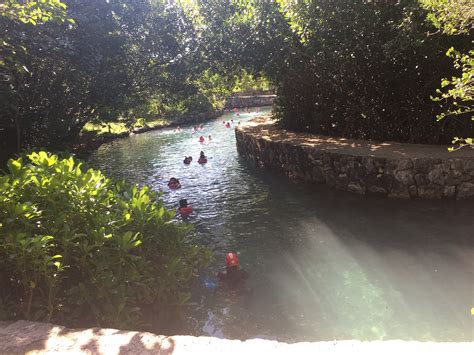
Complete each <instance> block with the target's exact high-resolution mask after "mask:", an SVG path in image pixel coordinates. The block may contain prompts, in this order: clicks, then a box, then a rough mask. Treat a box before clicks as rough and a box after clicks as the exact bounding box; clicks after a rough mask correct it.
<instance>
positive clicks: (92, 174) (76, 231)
mask: <svg viewBox="0 0 474 355" xmlns="http://www.w3.org/2000/svg"><path fill="white" fill-rule="evenodd" d="M173 214H174V212H173V211H169V210H166V209H165V208H164V207H163V204H162V201H161V200H160V199H159V195H158V194H157V193H155V192H152V191H150V190H149V188H148V187H143V188H138V187H137V186H130V185H127V184H126V183H125V182H123V181H114V180H112V179H109V178H106V177H105V176H104V175H102V173H101V172H100V171H98V170H93V169H89V170H87V171H83V169H82V168H81V163H77V162H76V161H74V159H73V158H72V157H70V158H67V159H60V158H58V156H57V155H52V154H49V153H46V152H39V153H31V154H29V155H27V157H25V158H20V159H17V160H10V161H9V162H8V173H7V174H6V175H4V176H0V316H3V317H7V318H10V319H11V318H14V319H15V318H16V319H18V318H21V319H32V320H47V321H49V320H54V321H60V322H63V323H66V324H84V323H86V324H89V325H90V324H91V323H92V324H97V325H107V326H120V327H123V326H127V325H137V323H138V322H139V321H140V319H143V317H144V315H145V311H146V313H148V312H149V311H153V312H154V313H155V314H156V313H158V314H160V315H163V314H165V311H166V310H167V309H173V308H174V307H175V306H179V305H182V304H183V303H185V302H186V301H187V300H188V297H189V294H188V293H187V292H186V285H187V283H188V281H190V279H191V278H192V277H193V275H194V273H195V270H196V268H197V267H199V266H200V265H203V264H205V263H206V262H207V260H208V258H209V253H208V251H207V250H206V249H204V248H203V247H199V246H196V245H194V244H193V243H192V240H190V239H189V237H187V234H188V232H189V227H186V226H184V225H178V224H176V223H172V222H171V220H172V217H173Z"/></svg>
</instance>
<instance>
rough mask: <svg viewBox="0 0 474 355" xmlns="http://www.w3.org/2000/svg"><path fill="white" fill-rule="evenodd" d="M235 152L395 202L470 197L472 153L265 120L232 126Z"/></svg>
mask: <svg viewBox="0 0 474 355" xmlns="http://www.w3.org/2000/svg"><path fill="white" fill-rule="evenodd" d="M235 134H236V138H237V150H238V152H239V154H240V155H241V156H242V157H244V158H245V159H246V160H248V161H250V162H252V163H253V164H254V165H256V166H258V167H261V168H267V169H272V170H276V171H279V172H281V173H283V174H285V175H287V176H288V177H290V178H292V179H298V180H303V181H307V182H317V183H325V184H327V185H328V186H331V187H334V188H336V189H339V190H345V191H350V192H354V193H358V194H380V195H386V196H388V197H396V198H427V199H440V198H451V199H454V198H457V199H462V198H472V197H474V150H472V149H461V150H459V151H456V152H448V149H447V148H448V147H447V146H431V145H420V144H402V143H392V142H384V143H376V142H368V141H360V140H350V139H341V138H331V137H325V136H318V135H313V134H305V133H294V132H288V131H285V130H282V129H278V128H277V127H276V125H275V122H274V121H272V120H271V118H270V117H261V118H257V119H254V120H252V121H250V122H248V123H247V124H245V125H243V126H240V127H237V128H236V131H235Z"/></svg>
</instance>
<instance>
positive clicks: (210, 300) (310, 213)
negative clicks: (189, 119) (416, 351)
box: [90, 109, 474, 342]
mask: <svg viewBox="0 0 474 355" xmlns="http://www.w3.org/2000/svg"><path fill="white" fill-rule="evenodd" d="M252 111H253V112H252V113H250V114H241V116H240V117H237V116H235V115H233V114H230V113H228V114H225V115H224V117H221V118H219V119H217V120H215V121H211V122H208V123H206V124H205V125H204V130H203V131H202V132H193V131H192V129H191V128H192V127H183V132H181V133H174V132H173V131H172V130H163V131H154V132H148V133H145V134H140V135H136V136H132V137H130V138H126V139H121V140H118V141H115V142H111V143H109V144H106V145H103V146H102V147H101V148H100V149H99V150H98V151H97V152H96V153H95V154H94V155H93V156H92V157H91V160H90V162H91V163H92V164H93V165H95V166H97V167H99V168H101V169H103V170H104V171H105V172H106V173H108V174H111V175H113V176H116V177H124V178H126V179H128V180H129V181H131V182H134V183H138V184H148V185H150V186H151V187H152V188H153V189H155V190H161V191H163V193H164V194H163V198H164V200H165V202H166V204H167V205H168V206H169V207H176V206H177V203H178V200H179V199H181V198H187V199H188V201H189V202H190V203H191V204H193V206H194V213H193V214H192V215H191V217H190V218H189V222H191V223H193V224H194V225H195V226H196V228H195V232H194V233H195V235H196V237H197V238H198V239H199V240H200V241H201V242H202V243H204V244H206V245H207V246H208V247H209V248H210V249H211V250H212V251H213V253H214V255H215V257H216V258H215V261H214V263H213V264H212V265H211V266H210V267H209V269H208V270H204V271H203V275H202V276H203V277H208V278H210V279H211V280H215V274H216V272H217V271H218V270H219V269H220V268H221V267H222V266H223V265H224V255H225V253H226V252H228V251H231V250H235V251H237V252H238V253H239V258H240V262H241V265H242V266H243V267H244V268H245V269H246V270H247V271H248V272H249V273H250V279H249V280H248V283H247V285H246V288H245V289H242V290H237V291H235V290H227V289H221V288H218V289H209V288H206V287H204V286H203V284H202V283H201V282H200V283H196V285H195V286H194V289H193V294H194V298H193V300H192V301H191V303H192V305H193V306H190V307H187V308H186V315H185V316H186V320H187V322H186V324H185V325H184V326H183V329H182V332H183V333H192V334H198V335H199V334H207V335H214V336H219V337H227V338H253V337H263V338H268V339H278V340H283V341H290V342H294V341H309V340H312V341H316V340H332V339H361V340H369V339H370V340H374V339H405V340H411V339H413V340H436V341H461V340H463V341H470V340H473V329H474V323H473V319H474V317H473V316H471V314H470V309H471V307H473V306H474V301H473V291H472V290H473V280H474V278H473V276H474V275H473V273H474V258H473V257H474V252H473V250H474V249H473V231H474V219H473V216H472V211H473V205H472V202H454V201H396V200H388V199H384V198H376V197H366V196H356V195H351V194H349V193H343V192H337V191H332V190H330V189H328V188H326V187H325V186H311V185H297V184H293V183H290V182H288V181H287V180H286V178H284V177H278V176H274V175H273V174H271V173H268V172H267V173H266V172H262V171H258V170H255V169H254V168H252V167H250V166H248V165H247V164H245V162H243V161H242V160H241V159H240V158H239V157H238V155H237V152H236V148H235V136H234V130H233V127H232V128H225V125H224V124H223V123H222V121H223V120H225V121H229V120H231V119H234V121H235V122H234V123H235V124H236V123H237V121H238V120H241V121H242V122H245V121H246V120H248V119H250V118H252V117H254V116H256V115H257V113H256V112H255V110H252ZM265 111H268V109H265ZM209 134H211V135H212V137H213V140H212V141H211V142H210V143H205V144H201V143H199V142H198V138H199V136H200V135H203V136H205V137H206V138H207V136H208V135H209ZM206 142H207V139H206ZM201 150H204V151H205V153H206V155H207V156H208V157H209V161H208V163H207V164H206V165H202V166H201V165H199V164H197V163H196V160H197V157H198V155H199V152H200V151H201ZM185 155H192V156H193V158H194V162H193V163H192V164H191V165H189V166H186V165H184V164H183V162H182V161H183V159H184V156H185ZM172 176H174V177H177V178H179V179H180V181H181V184H182V186H183V187H182V188H181V189H179V190H174V191H170V190H169V189H168V187H167V185H166V184H167V181H168V180H169V178H170V177H172ZM177 219H179V218H177Z"/></svg>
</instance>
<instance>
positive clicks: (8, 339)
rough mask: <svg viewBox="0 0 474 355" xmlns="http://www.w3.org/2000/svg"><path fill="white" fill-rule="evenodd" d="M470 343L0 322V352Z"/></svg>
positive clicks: (392, 348)
mask: <svg viewBox="0 0 474 355" xmlns="http://www.w3.org/2000/svg"><path fill="white" fill-rule="evenodd" d="M473 351H474V345H473V343H468V342H464V343H436V342H419V341H401V340H389V341H372V342H368V341H366V342H364V341H357V340H343V341H336V340H334V341H322V342H304V343H294V344H288V343H282V342H278V341H274V340H264V339H249V340H245V341H240V340H230V339H219V338H214V337H194V336H183V335H179V336H163V335H156V334H152V333H143V332H134V331H126V330H117V329H107V328H89V329H68V328H65V327H62V326H58V325H53V324H49V323H38V322H28V321H17V322H14V323H11V322H0V352H1V353H2V354H7V353H8V354H24V353H28V354H71V353H74V354H175V355H178V354H224V353H225V354H289V353H295V354H349V353H353V354H354V353H355V354H400V353H408V354H437V353H442V354H446V353H452V354H456V355H463V354H472V352H473Z"/></svg>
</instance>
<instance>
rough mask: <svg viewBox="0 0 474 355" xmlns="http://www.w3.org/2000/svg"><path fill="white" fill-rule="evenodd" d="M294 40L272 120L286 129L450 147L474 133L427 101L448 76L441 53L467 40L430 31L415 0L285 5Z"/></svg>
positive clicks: (449, 68) (449, 67)
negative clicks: (445, 117) (456, 138)
mask: <svg viewBox="0 0 474 355" xmlns="http://www.w3.org/2000/svg"><path fill="white" fill-rule="evenodd" d="M288 6H289V10H288V13H287V14H288V16H289V18H290V19H291V21H290V23H291V25H292V28H293V29H294V34H295V36H297V37H298V39H299V43H296V44H293V46H294V51H293V52H291V53H290V54H289V55H288V56H287V57H284V60H285V63H286V67H285V69H284V70H283V72H281V73H280V74H279V77H278V79H279V89H278V95H279V100H278V102H277V109H276V112H277V117H278V118H279V119H280V121H281V123H282V125H283V126H285V127H286V128H289V129H293V130H303V131H311V132H315V133H321V134H327V135H335V136H344V137H349V138H362V139H372V140H395V141H404V142H412V143H450V142H451V140H452V137H453V136H462V135H463V134H465V133H466V132H473V131H474V123H473V122H466V117H462V115H459V116H458V117H456V120H454V119H453V120H451V121H442V122H437V121H436V116H437V115H439V114H440V113H441V112H443V111H444V110H445V108H443V107H442V104H441V103H434V102H432V101H431V99H430V97H431V96H432V95H433V94H435V92H436V90H437V86H438V85H439V84H438V83H439V82H440V81H441V79H442V78H443V77H451V76H453V75H454V74H455V71H454V69H453V66H452V63H451V62H450V61H449V59H448V58H446V56H445V52H446V50H447V49H448V48H449V47H451V46H455V47H456V48H459V49H462V48H469V47H470V46H471V45H472V44H471V42H470V39H469V37H468V36H466V35H465V36H458V37H456V38H454V37H450V36H447V35H444V34H442V33H435V32H436V29H435V28H434V27H433V26H432V25H431V24H430V23H429V22H428V21H427V20H426V16H427V13H426V11H425V10H424V9H423V8H421V6H420V5H419V4H418V3H417V2H415V1H408V0H406V1H405V0H403V1H369V0H357V1H309V2H293V3H289V5H288Z"/></svg>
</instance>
